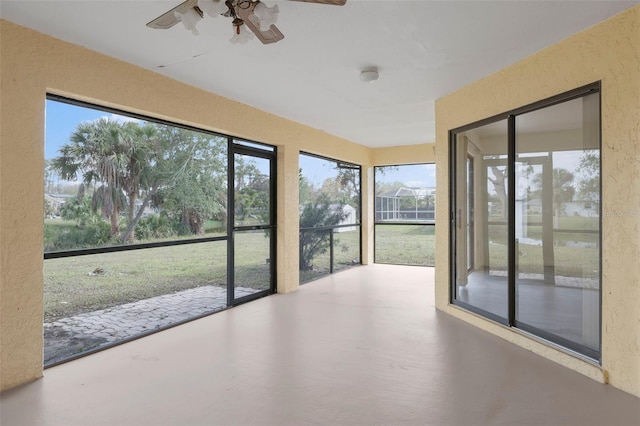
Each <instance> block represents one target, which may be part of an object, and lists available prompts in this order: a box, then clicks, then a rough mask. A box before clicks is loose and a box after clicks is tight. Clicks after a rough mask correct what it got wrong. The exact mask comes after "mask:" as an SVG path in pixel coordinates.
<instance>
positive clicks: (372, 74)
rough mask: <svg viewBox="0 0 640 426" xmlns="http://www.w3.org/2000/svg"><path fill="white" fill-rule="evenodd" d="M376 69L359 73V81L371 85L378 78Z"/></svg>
mask: <svg viewBox="0 0 640 426" xmlns="http://www.w3.org/2000/svg"><path fill="white" fill-rule="evenodd" d="M379 76H380V75H379V73H378V69H377V68H367V69H364V70H362V71H361V72H360V80H361V81H364V82H365V83H371V82H374V81H376V80H377V79H378V77H379Z"/></svg>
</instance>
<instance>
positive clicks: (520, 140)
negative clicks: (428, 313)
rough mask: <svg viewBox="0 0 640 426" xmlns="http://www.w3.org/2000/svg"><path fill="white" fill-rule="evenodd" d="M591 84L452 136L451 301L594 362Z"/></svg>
mask: <svg viewBox="0 0 640 426" xmlns="http://www.w3.org/2000/svg"><path fill="white" fill-rule="evenodd" d="M599 91H600V86H599V84H593V85H589V86H586V87H583V88H580V89H577V90H575V91H572V92H569V93H566V94H563V95H559V96H557V97H554V98H552V99H548V100H545V101H541V102H539V103H536V104H534V105H530V106H527V107H524V108H521V109H519V110H516V111H511V112H509V113H507V114H504V115H503V116H499V117H494V118H492V119H488V120H485V121H483V122H481V123H477V124H473V125H469V126H465V127H464V128H460V129H456V130H454V131H452V132H451V157H450V158H451V170H452V174H451V179H452V185H451V188H452V193H451V204H452V211H451V242H452V244H451V246H452V253H451V278H452V279H451V282H452V288H451V292H452V302H453V303H454V304H457V305H460V306H462V307H465V308H467V309H469V310H472V311H474V312H476V313H479V314H481V315H484V316H486V317H489V318H491V319H494V320H496V321H499V322H502V323H504V324H507V325H510V326H513V327H517V328H520V329H522V330H524V331H527V332H529V333H532V334H535V335H537V336H539V337H541V338H543V339H546V340H549V341H551V342H554V343H556V344H558V345H561V346H563V347H565V348H568V349H570V350H572V351H574V352H577V353H580V354H582V355H585V356H587V357H589V358H591V359H594V360H599V359H600V294H601V286H600V283H601V269H600V265H601V257H602V253H601V225H600V224H601V221H600V212H601V203H600V200H601V191H600V93H599Z"/></svg>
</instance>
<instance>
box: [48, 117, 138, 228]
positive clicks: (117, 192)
mask: <svg viewBox="0 0 640 426" xmlns="http://www.w3.org/2000/svg"><path fill="white" fill-rule="evenodd" d="M130 124H133V123H130ZM132 130H133V129H132V127H131V125H129V126H126V127H125V126H124V125H123V124H122V123H119V122H117V121H114V120H110V119H107V118H102V119H100V120H98V121H93V122H82V123H80V124H79V125H78V126H77V128H76V130H75V131H74V132H73V133H72V134H71V136H70V137H69V143H67V144H65V145H63V146H62V148H61V149H60V156H58V157H56V158H54V159H53V160H52V161H51V167H52V168H53V169H54V170H56V171H57V172H58V173H59V175H60V177H61V178H62V179H64V180H76V179H77V178H78V177H80V178H81V179H82V181H83V182H84V183H85V184H92V183H93V184H96V185H97V188H96V190H95V191H94V192H93V196H92V208H93V210H94V211H97V210H98V209H100V210H101V212H102V214H103V215H104V216H105V217H106V218H108V219H109V220H110V222H111V231H110V232H111V236H115V235H117V234H118V233H119V231H120V225H119V215H120V212H121V211H122V209H123V208H125V204H126V198H125V194H124V191H125V188H126V189H127V190H129V191H130V190H131V187H132V186H133V185H135V183H136V182H138V181H139V177H138V176H136V174H139V173H140V171H141V166H142V164H143V162H144V156H145V154H146V149H145V148H146V147H144V146H143V143H145V142H146V141H143V142H141V143H140V144H138V143H137V142H138V140H137V139H136V138H134V137H133V135H132V134H131V131H132ZM79 175H81V176H79Z"/></svg>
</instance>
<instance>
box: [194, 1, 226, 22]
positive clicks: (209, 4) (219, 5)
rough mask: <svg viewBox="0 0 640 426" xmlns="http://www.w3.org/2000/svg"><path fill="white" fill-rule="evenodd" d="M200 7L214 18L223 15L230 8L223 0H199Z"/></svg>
mask: <svg viewBox="0 0 640 426" xmlns="http://www.w3.org/2000/svg"><path fill="white" fill-rule="evenodd" d="M198 7H199V8H200V9H202V10H203V11H204V12H206V13H207V15H209V16H211V17H212V18H215V17H217V16H218V15H222V14H224V13H225V12H226V11H227V10H229V8H228V7H227V5H226V4H225V2H224V1H222V0H198Z"/></svg>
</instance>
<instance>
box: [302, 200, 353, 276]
mask: <svg viewBox="0 0 640 426" xmlns="http://www.w3.org/2000/svg"><path fill="white" fill-rule="evenodd" d="M330 203H331V200H330V199H329V197H328V195H327V194H320V195H319V196H318V200H317V202H315V203H308V204H305V206H304V207H303V208H302V212H301V213H300V228H301V229H305V228H321V227H329V226H335V225H338V224H340V222H342V221H343V220H345V219H346V217H347V214H345V212H344V210H343V207H344V205H343V204H341V205H338V206H337V207H334V208H332V205H331V204H330ZM334 206H335V205H334ZM330 232H331V231H329V230H308V229H306V230H302V231H301V232H300V260H299V263H300V270H301V271H310V270H311V269H313V264H312V262H313V259H314V258H315V257H316V256H318V255H321V254H324V253H326V252H327V250H328V249H329V243H330Z"/></svg>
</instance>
